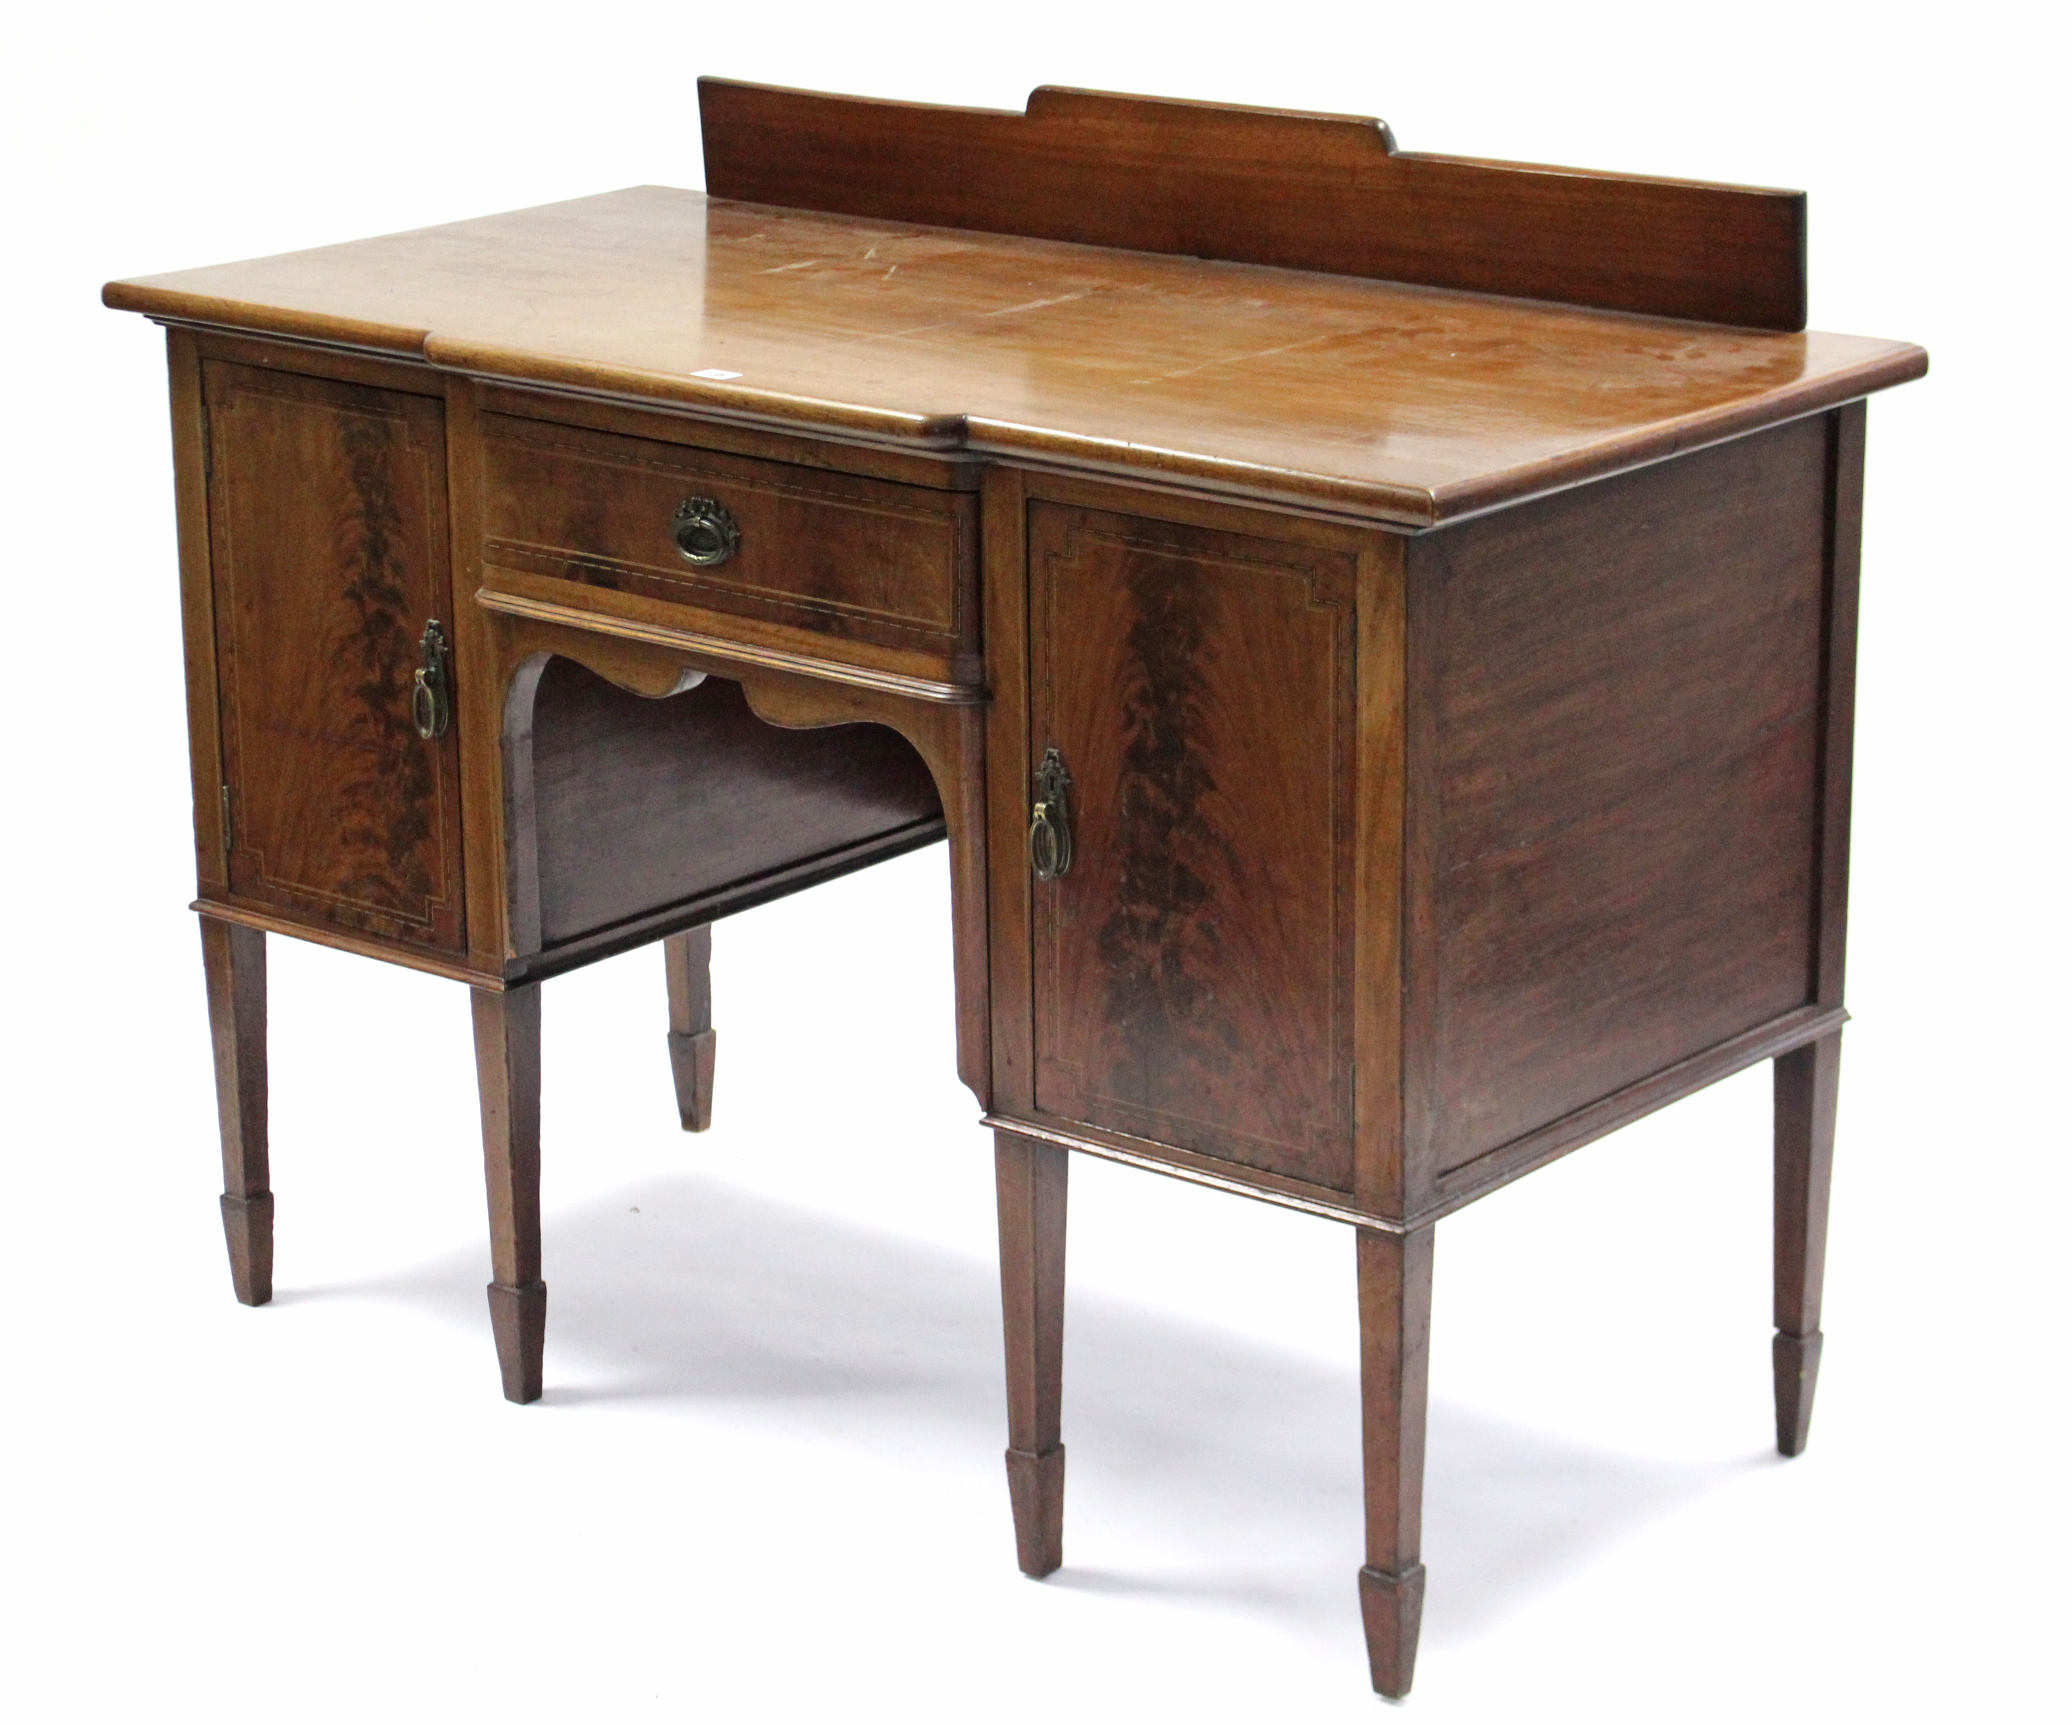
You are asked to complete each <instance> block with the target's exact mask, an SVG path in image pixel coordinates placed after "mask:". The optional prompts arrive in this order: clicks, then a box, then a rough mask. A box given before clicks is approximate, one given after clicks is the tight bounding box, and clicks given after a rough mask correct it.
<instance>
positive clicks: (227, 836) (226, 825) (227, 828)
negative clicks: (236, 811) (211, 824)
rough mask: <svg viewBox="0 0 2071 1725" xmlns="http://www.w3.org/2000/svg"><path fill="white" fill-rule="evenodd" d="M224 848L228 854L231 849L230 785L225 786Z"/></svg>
mask: <svg viewBox="0 0 2071 1725" xmlns="http://www.w3.org/2000/svg"><path fill="white" fill-rule="evenodd" d="M223 849H224V852H225V853H226V854H227V853H228V852H229V849H230V787H229V786H228V785H225V786H224V787H223Z"/></svg>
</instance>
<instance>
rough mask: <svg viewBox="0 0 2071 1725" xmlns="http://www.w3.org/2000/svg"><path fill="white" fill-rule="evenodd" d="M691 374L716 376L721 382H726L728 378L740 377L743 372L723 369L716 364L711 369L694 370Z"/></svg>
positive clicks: (693, 375)
mask: <svg viewBox="0 0 2071 1725" xmlns="http://www.w3.org/2000/svg"><path fill="white" fill-rule="evenodd" d="M690 375H691V376H692V377H716V378H718V379H719V381H720V382H721V383H724V382H725V381H726V380H727V379H728V378H730V377H739V376H740V375H741V374H740V373H739V372H737V371H721V370H720V369H719V368H718V367H717V366H714V367H713V368H712V369H711V370H710V371H694V372H692V373H691V374H690Z"/></svg>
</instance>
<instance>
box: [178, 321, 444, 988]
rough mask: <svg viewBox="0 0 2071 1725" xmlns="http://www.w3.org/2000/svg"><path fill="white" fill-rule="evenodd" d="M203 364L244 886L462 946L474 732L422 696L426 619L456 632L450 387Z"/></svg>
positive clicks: (332, 914) (222, 670)
mask: <svg viewBox="0 0 2071 1725" xmlns="http://www.w3.org/2000/svg"><path fill="white" fill-rule="evenodd" d="M202 376H203V390H204V394H205V399H206V402H207V409H208V435H209V482H208V485H209V549H210V565H211V577H212V583H213V587H214V596H215V620H216V664H217V675H218V692H219V699H220V702H221V717H222V737H223V772H224V779H225V785H226V789H227V802H228V809H229V816H230V834H229V863H230V890H231V893H232V895H233V896H234V897H236V898H239V899H243V900H247V901H250V902H253V903H255V904H260V905H265V906H268V907H270V908H272V909H275V910H279V911H286V912H289V913H292V914H294V915H296V916H298V917H302V918H307V919H311V920H314V921H317V922H320V923H325V924H328V925H330V926H332V927H335V928H341V929H349V930H352V931H354V932H356V933H361V934H369V935H375V936H378V937H381V938H384V939H388V940H400V941H405V942H409V943H412V944H416V945H423V946H430V947H436V948H439V949H441V950H444V951H449V952H458V951H459V950H461V947H462V944H463V941H462V927H461V892H460V881H461V871H460V819H459V816H460V795H459V759H458V751H457V749H456V746H455V742H456V739H455V737H454V734H453V732H452V730H451V728H450V727H449V728H448V730H447V732H446V734H445V735H444V736H443V737H441V738H439V739H437V740H436V741H429V742H428V741H426V740H424V739H423V738H422V737H420V736H419V735H418V733H417V728H416V725H415V723H414V721H413V719H412V716H411V707H410V701H411V684H412V679H413V677H414V675H415V673H416V671H417V669H418V667H419V665H420V663H421V662H422V661H421V657H420V651H419V642H420V639H421V637H422V635H423V632H424V628H425V625H426V623H427V622H428V621H430V620H431V619H432V618H439V619H441V620H442V621H443V622H444V624H445V631H446V637H447V639H448V640H449V641H450V640H451V639H452V633H453V622H452V619H453V613H452V609H451V601H450V587H449V582H448V548H447V534H446V464H445V442H444V439H445V422H444V403H443V402H442V401H441V400H440V399H439V398H437V397H435V396H426V395H413V394H408V393H405V392H402V391H397V390H389V389H377V388H373V387H371V386H368V385H365V384H358V383H343V382H337V381H334V380H332V379H328V378H317V377H305V376H300V375H296V374H292V373H283V372H278V371H273V370H270V369H261V368H259V367H255V366H245V365H236V364H232V363H229V362H227V361H222V360H209V361H206V362H205V363H204V365H203V371H202ZM289 475H292V479H293V482H292V483H286V482H284V481H285V478H286V476H289Z"/></svg>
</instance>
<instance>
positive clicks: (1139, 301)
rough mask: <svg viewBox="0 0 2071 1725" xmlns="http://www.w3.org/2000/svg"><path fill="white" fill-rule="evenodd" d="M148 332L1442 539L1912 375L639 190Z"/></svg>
mask: <svg viewBox="0 0 2071 1725" xmlns="http://www.w3.org/2000/svg"><path fill="white" fill-rule="evenodd" d="M104 298H105V300H106V302H107V303H108V304H109V305H111V306H114V307H117V308H119V309H124V310H131V311H138V312H143V313H146V314H148V315H150V316H153V317H158V318H164V319H172V320H176V321H186V322H195V323H202V324H209V325H216V326H224V327H230V328H238V329H247V330H255V331H260V332H264V333H270V334H276V335H281V336H287V337H293V338H298V339H304V340H316V341H324V342H334V343H343V344H346V345H349V346H354V347H361V348H370V349H375V350H380V351H387V352H393V353H397V354H402V355H407V356H410V357H412V358H420V359H423V360H426V361H428V362H429V363H430V364H432V365H434V366H438V367H442V368H446V369H451V370H457V371H462V372H467V373H471V374H475V375H480V376H487V377H496V378H507V379H514V380H518V381H522V382H530V383H536V384H544V385H549V386H554V387H560V388H572V389H579V390H587V391H595V392H599V393H602V394H606V395H613V396H619V397H629V398H635V399H645V400H652V401H659V402H664V403H669V404H673V405H676V406H680V407H683V408H687V409H691V410H695V411H698V412H705V413H711V414H717V415H722V416H732V417H743V418H748V419H752V420H756V421H761V422H765V423H771V424H778V425H786V426H792V427H800V428H812V429H817V430H822V431H828V432H833V433H837V434H846V435H850V436H855V437H861V438H866V439H870V440H873V441H882V442H886V443H892V444H902V445H906V446H909V447H920V448H932V449H940V450H952V451H953V450H970V451H972V452H975V453H981V454H994V455H999V456H1004V457H1008V458H1020V459H1028V460H1036V461H1044V462H1051V463H1059V464H1063V465H1066V466H1071V467H1077V468H1083V469H1088V470H1092V471H1102V472H1111V473H1122V474H1128V475H1131V476H1135V477H1139V478H1144V479H1165V480H1170V481H1176V482H1181V483H1185V484H1188V485H1192V486H1201V487H1207V488H1211V489H1218V490H1223V491H1227V492H1230V493H1233V494H1236V495H1240V496H1250V497H1258V498H1264V499H1267V500H1271V501H1277V502H1282V503H1292V504H1298V505H1306V506H1310V507H1318V508H1324V509H1329V510H1333V511H1341V512H1345V513H1350V514H1357V515H1364V516H1370V517H1374V518H1377V519H1381V520H1386V521H1392V522H1397V523H1401V524H1404V525H1409V526H1430V525H1433V524H1436V523H1439V522H1443V521H1447V520H1451V519H1455V518H1457V517H1459V516H1462V515H1466V514H1470V513H1474V512H1477V511H1480V510H1483V509H1487V508H1490V507H1494V506H1497V505H1500V504H1505V503H1511V502H1515V501H1518V500H1520V499H1522V498H1525V497H1529V496H1532V495H1535V494H1538V493H1541V492H1545V491H1551V490H1554V489H1558V488H1560V487H1562V486H1566V485H1570V484H1574V483H1577V482H1578V481H1581V480H1585V479H1590V478H1594V477H1597V476H1600V475H1602V474H1606V473H1610V472H1615V471H1617V470H1619V469H1621V468H1624V467H1629V466H1633V465H1636V464H1638V463H1641V462H1645V461H1651V460H1656V459H1659V458H1661V457H1663V456H1667V455H1672V454H1675V453H1677V452H1678V451H1680V450H1683V449H1687V448H1690V447H1694V446H1696V445H1699V444H1703V443H1708V442H1713V441H1717V440H1718V439H1721V438H1724V437H1729V436H1733V435H1737V434H1738V433H1741V432H1744V431H1750V430H1754V429H1757V428H1759V427H1761V426H1764V425H1769V424H1774V423H1777V422H1779V421H1782V420H1785V419H1790V418H1793V417H1796V416H1798V415H1801V414H1805V413H1810V412H1814V411H1817V410H1819V409H1821V408H1824V407H1828V406H1831V405H1833V404H1835V403H1837V402H1841V401H1846V400H1850V399H1853V398H1855V397H1858V396H1861V395H1864V394H1866V393H1868V392H1870V391H1872V390H1877V389H1882V388H1886V387H1888V386H1890V385H1892V384H1896V383H1903V382H1906V381H1907V380H1909V379H1911V378H1915V377H1918V376H1920V375H1922V374H1923V373H1924V372H1925V370H1926V368H1927V356H1926V354H1925V353H1924V352H1923V351H1922V350H1921V349H1919V348H1917V347H1913V346H1909V345H1907V344H1905V343H1901V342H1892V341H1881V340H1875V339H1871V338H1868V337H1860V336H1844V335H1826V334H1820V333H1818V332H1775V331H1763V330H1752V329H1744V328H1736V327H1729V326H1725V325H1719V324H1706V323H1693V322H1686V321H1681V320H1677V319H1671V318H1662V317H1651V316H1642V315H1637V314H1633V313H1627V312H1615V311H1601V310H1593V309H1586V308H1582V307H1575V306H1563V305H1556V304H1552V303H1548V302H1543V301H1531V300H1520V299H1510V298H1503V297H1498V296H1495V295H1488V294H1479V293H1469V292H1462V291H1458V290H1453V289H1444V288H1431V287H1416V286H1408V285H1404V284H1401V283H1396V282H1388V281H1375V280H1365V279H1359V278H1355V277H1347V276H1341V275H1325V274H1317V273H1312V272H1309V271H1305V270H1291V269H1282V268H1275V267H1270V266H1264V265H1256V264H1243V263H1225V262H1212V261H1207V260H1204V259H1201V258H1194V257H1175V256H1162V255H1156V254H1152V253H1148V252H1136V251H1124V250H1115V249H1110V248H1107V247H1101V246H1089V245H1079V244H1073V243H1067V242H1062V241H1055V240H1042V239H1030V238H1022V237H1017V236H1012V235H1003V234H992V233H979V232H974V231H968V230H963V229H951V228H938V227H928V226H923V225H919V224H915V223H910V222H895V221H884V220H875V219H867V218H861V217H855V216H846V215H834V214H823V213H814V212H810V211H805V210H799V209H792V208H779V207H773V206H769V205H759V204H747V203H739V202H733V201H728V200H724V199H716V198H708V197H706V196H705V195H704V194H703V193H700V192H694V191H682V190H676V189H672V188H669V187H662V186H642V187H635V188H632V189H629V190H625V191H618V192H609V193H605V194H602V195H600V196H597V197H589V198H579V199H575V200H572V201H570V202H566V203H559V204H548V205H543V206H541V207H539V208H535V209H529V210H518V211H513V212H510V213H507V214H503V215H495V216H487V217H483V218H481V219H478V220H474V221H465V222H454V223H450V224H448V225H445V226H441V227H433V228H423V229H419V230H417V231H415V232H411V233H403V234H392V235H388V236H385V237H382V238H377V239H367V240H359V241H355V242H353V243H350V244H346V245H337V246H325V247H320V248H318V249H315V250H311V251H303V252H292V253H288V254H285V255H282V256H278V257H271V258H260V259H255V260H252V261H249V262H244V263H233V264H223V265H218V266H215V267H212V268H206V269H196V270H186V271H181V272H179V273H176V274H171V275H158V276H147V277H140V278H137V279H134V280H128V281H118V282H112V283H110V284H109V285H108V287H107V289H106V290H105V294H104Z"/></svg>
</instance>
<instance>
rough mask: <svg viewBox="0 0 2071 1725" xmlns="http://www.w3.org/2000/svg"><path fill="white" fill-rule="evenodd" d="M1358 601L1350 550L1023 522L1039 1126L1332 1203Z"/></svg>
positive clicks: (1345, 1091) (1345, 1073)
mask: <svg viewBox="0 0 2071 1725" xmlns="http://www.w3.org/2000/svg"><path fill="white" fill-rule="evenodd" d="M1354 594H1355V582H1354V568H1353V559H1352V558H1351V557H1350V556H1349V555H1346V554H1344V553H1340V552H1331V551H1323V550H1317V549H1313V548H1311V547H1308V546H1303V545H1292V544H1282V543H1279V542H1276V541H1270V540H1262V539H1254V538H1249V537H1244V536H1240V535H1237V534H1233V533H1224V532H1218V531H1212V530H1209V529H1206V528H1201V527H1194V526H1187V525H1180V524H1176V523H1168V522H1162V521H1152V520H1146V519H1141V518H1138V517H1134V516H1125V515H1118V514H1110V513H1106V512H1103V511H1099V510H1092V509H1083V508H1071V507H1065V506H1062V505H1057V504H1050V503H1034V504H1032V505H1031V506H1030V513H1029V607H1030V638H1029V652H1030V664H1029V670H1030V690H1029V698H1030V726H1031V729H1030V736H1029V759H1030V761H1031V762H1032V763H1033V762H1040V761H1041V760H1042V759H1043V758H1044V756H1045V754H1046V753H1047V752H1048V751H1049V750H1052V749H1054V750H1056V751H1057V754H1058V756H1059V757H1060V759H1061V760H1062V762H1063V765H1064V768H1065V771H1066V772H1067V773H1068V774H1069V775H1070V788H1069V791H1068V794H1067V797H1066V802H1067V811H1068V812H1067V819H1068V822H1069V827H1070V835H1071V840H1072V857H1071V861H1070V864H1069V867H1068V868H1067V869H1066V870H1065V872H1064V873H1063V874H1062V875H1060V876H1059V877H1058V878H1056V879H1054V880H1048V881H1043V880H1038V881H1037V882H1036V883H1035V884H1034V886H1033V888H1032V903H1033V919H1032V924H1031V932H1032V935H1033V954H1032V956H1033V960H1034V964H1033V984H1034V988H1033V993H1034V1008H1035V1053H1036V1072H1035V1079H1036V1096H1035V1100H1036V1106H1037V1108H1038V1109H1039V1110H1040V1111H1041V1112H1042V1113H1045V1114H1049V1115H1053V1116H1059V1117H1062V1118H1064V1119H1068V1120H1074V1121H1080V1122H1084V1123H1086V1124H1088V1125H1091V1126H1095V1127H1099V1128H1104V1129H1106V1130H1109V1131H1114V1132H1121V1133H1126V1134H1129V1135H1131V1136H1133V1137H1137V1138H1145V1139H1149V1140H1152V1141H1154V1142H1157V1143H1160V1144H1167V1145H1172V1146H1176V1147H1178V1148H1180V1149H1183V1150H1191V1151H1194V1152H1197V1153H1199V1154H1202V1155H1207V1156H1213V1157H1216V1158H1218V1159H1221V1160H1225V1161H1229V1162H1234V1163H1239V1164H1242V1165H1244V1166H1246V1167H1250V1168H1258V1169H1265V1170H1269V1171H1271V1172H1274V1173H1277V1174H1282V1175H1287V1176H1290V1177H1293V1178H1296V1179H1300V1180H1304V1181H1308V1182H1311V1183H1313V1184H1316V1185H1319V1186H1326V1187H1331V1188H1335V1189H1337V1190H1339V1191H1349V1190H1350V1189H1351V1185H1352V1094H1353V1091H1352V1071H1351V1067H1352V1005H1351V988H1352V962H1353V953H1352V941H1351V933H1352V926H1353V904H1352V878H1353V867H1354V858H1353V855H1352V848H1353V847H1352V839H1353V831H1354V807H1353V804H1354V785H1353V781H1352V771H1353V749H1354V728H1355V722H1356V710H1355V700H1354V665H1353V643H1354Z"/></svg>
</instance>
